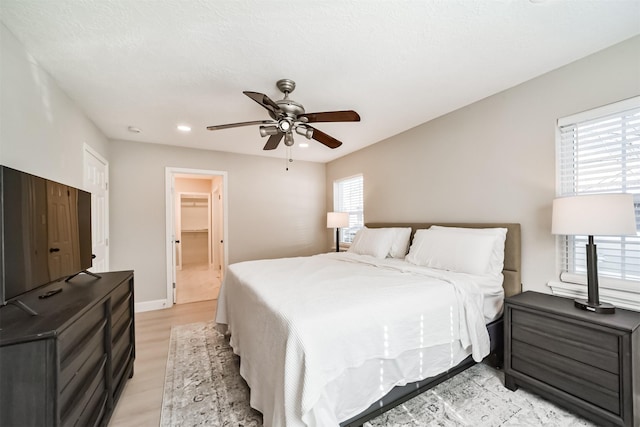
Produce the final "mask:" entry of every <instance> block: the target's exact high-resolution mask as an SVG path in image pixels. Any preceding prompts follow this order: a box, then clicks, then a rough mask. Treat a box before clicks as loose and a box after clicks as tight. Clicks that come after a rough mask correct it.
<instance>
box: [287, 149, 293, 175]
mask: <svg viewBox="0 0 640 427" xmlns="http://www.w3.org/2000/svg"><path fill="white" fill-rule="evenodd" d="M285 161H286V166H285V168H286V170H289V163H292V162H293V158H291V146H290V145H287V155H286V158H285Z"/></svg>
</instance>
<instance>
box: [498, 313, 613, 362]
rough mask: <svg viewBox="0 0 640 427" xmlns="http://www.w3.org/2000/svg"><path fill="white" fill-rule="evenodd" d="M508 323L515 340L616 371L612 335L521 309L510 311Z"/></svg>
mask: <svg viewBox="0 0 640 427" xmlns="http://www.w3.org/2000/svg"><path fill="white" fill-rule="evenodd" d="M511 324H512V331H513V334H514V336H515V337H518V338H517V339H518V340H519V341H522V342H526V343H528V344H531V345H533V346H535V347H539V348H543V349H547V350H549V351H551V352H553V353H556V354H559V355H562V356H565V357H567V358H570V359H573V360H576V361H579V362H581V363H584V364H586V365H590V366H595V367H597V368H599V369H604V370H606V371H609V372H611V373H613V374H618V373H619V372H620V366H619V363H620V359H619V354H618V349H619V343H618V337H617V336H616V335H614V334H611V333H604V332H601V331H599V330H597V329H592V328H588V327H585V326H584V325H582V326H578V325H574V324H572V323H570V322H567V321H563V322H561V321H559V320H556V319H553V318H551V317H548V316H545V315H541V314H537V313H530V312H527V311H524V310H514V311H513V312H512V314H511Z"/></svg>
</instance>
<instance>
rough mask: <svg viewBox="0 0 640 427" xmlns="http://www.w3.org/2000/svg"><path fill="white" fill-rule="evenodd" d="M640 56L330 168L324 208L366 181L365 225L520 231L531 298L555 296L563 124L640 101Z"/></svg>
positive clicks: (510, 98)
mask: <svg viewBox="0 0 640 427" xmlns="http://www.w3.org/2000/svg"><path fill="white" fill-rule="evenodd" d="M639 52H640V37H635V38H633V39H630V40H627V41H626V42H623V43H620V44H618V45H616V46H613V47H611V48H609V49H606V50H604V51H601V52H599V53H596V54H594V55H591V56H589V57H587V58H584V59H582V60H579V61H576V62H575V63H572V64H570V65H567V66H565V67H562V68H560V69H558V70H555V71H552V72H550V73H548V74H545V75H543V76H541V77H538V78H535V79H533V80H530V81H528V82H526V83H524V84H521V85H519V86H516V87H514V88H511V89H509V90H506V91H504V92H501V93H498V94H496V95H494V96H491V97H489V98H486V99H484V100H481V101H479V102H476V103H474V104H472V105H469V106H467V107H465V108H462V109H460V110H457V111H455V112H452V113H450V114H447V115H445V116H443V117H440V118H437V119H435V120H432V121H430V122H427V123H425V124H423V125H420V126H418V127H416V128H413V129H411V130H408V131H406V132H404V133H402V134H400V135H397V136H394V137H392V138H389V139H387V140H385V141H383V142H380V143H378V144H375V145H373V146H370V147H368V148H365V149H363V150H360V151H358V152H356V153H352V154H350V155H347V156H345V157H342V158H340V159H338V160H335V161H333V162H330V163H329V164H328V165H327V187H326V188H327V206H332V204H331V203H332V192H333V191H332V189H333V187H332V186H333V181H334V180H336V179H339V178H342V177H346V176H351V175H354V174H357V173H363V175H364V210H365V211H364V214H365V222H366V221H370V222H381V221H487V222H499V221H509V222H519V223H520V224H521V225H522V239H523V246H522V257H523V258H522V261H523V265H522V269H523V270H522V272H523V284H524V289H525V290H537V291H541V292H549V290H548V288H547V286H546V283H547V282H548V281H549V280H550V279H553V278H554V277H555V275H556V263H555V240H554V236H552V235H551V202H552V200H553V198H554V196H555V125H556V120H557V119H558V118H559V117H563V116H566V115H570V114H573V113H577V112H580V111H584V110H587V109H590V108H594V107H598V106H601V105H605V104H609V103H612V102H615V101H619V100H621V99H625V98H630V97H632V96H635V95H638V94H640V54H639ZM416 96H428V94H416ZM364 120H366V117H363V121H364ZM325 237H326V238H327V239H329V236H328V235H325ZM327 241H329V240H327Z"/></svg>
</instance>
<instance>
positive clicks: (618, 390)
mask: <svg viewBox="0 0 640 427" xmlns="http://www.w3.org/2000/svg"><path fill="white" fill-rule="evenodd" d="M504 319H505V323H504V326H505V333H504V339H505V343H504V345H505V360H504V363H505V365H504V373H505V386H506V387H507V388H508V389H510V390H516V389H517V388H518V387H519V386H521V387H523V388H525V389H528V390H531V391H533V392H535V393H537V394H539V395H540V396H542V397H545V398H547V399H549V400H550V401H552V402H554V403H557V404H559V405H562V406H564V407H566V408H568V409H570V410H572V411H574V412H576V413H578V414H580V415H582V416H584V417H585V418H588V419H590V420H593V421H594V422H596V423H598V424H599V425H606V426H629V427H638V426H640V313H638V312H634V311H629V310H623V309H620V308H618V309H616V312H615V314H596V313H591V312H586V311H583V310H579V309H577V308H575V307H574V304H573V300H572V299H568V298H560V297H556V296H552V295H547V294H541V293H537V292H524V293H522V294H519V295H516V296H513V297H510V298H507V299H506V300H505V317H504Z"/></svg>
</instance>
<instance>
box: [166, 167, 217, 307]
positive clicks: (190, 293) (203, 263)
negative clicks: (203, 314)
mask: <svg viewBox="0 0 640 427" xmlns="http://www.w3.org/2000/svg"><path fill="white" fill-rule="evenodd" d="M198 172H201V173H187V172H186V171H184V170H181V172H180V173H172V174H171V179H170V181H171V183H172V191H171V194H172V203H171V204H172V209H171V210H172V215H171V216H172V219H171V220H170V221H171V229H172V233H171V234H172V239H171V241H172V242H171V243H172V245H171V246H172V249H173V250H172V253H171V260H170V262H171V267H172V271H171V277H172V279H173V280H172V282H173V283H172V285H173V290H172V291H173V292H172V293H173V302H174V303H175V304H184V303H191V302H197V301H205V300H212V299H217V298H218V293H219V291H220V284H221V282H222V278H223V275H224V265H225V259H226V257H225V253H224V249H225V245H224V240H225V239H224V230H225V220H224V200H225V197H224V188H225V185H224V181H225V180H224V177H225V175H224V174H215V175H214V174H204V173H202V172H203V171H198Z"/></svg>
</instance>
